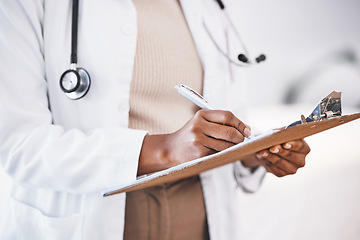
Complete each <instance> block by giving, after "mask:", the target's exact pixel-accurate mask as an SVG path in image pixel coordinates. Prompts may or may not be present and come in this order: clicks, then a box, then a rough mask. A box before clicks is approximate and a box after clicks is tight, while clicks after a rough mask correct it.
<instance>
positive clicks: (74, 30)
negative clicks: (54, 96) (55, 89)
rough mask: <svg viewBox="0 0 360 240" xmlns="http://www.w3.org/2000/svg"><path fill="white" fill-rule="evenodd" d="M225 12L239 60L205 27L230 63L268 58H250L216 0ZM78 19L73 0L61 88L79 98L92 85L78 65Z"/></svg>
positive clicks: (73, 98)
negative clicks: (66, 67) (238, 46)
mask: <svg viewBox="0 0 360 240" xmlns="http://www.w3.org/2000/svg"><path fill="white" fill-rule="evenodd" d="M215 1H216V2H217V3H218V4H219V7H220V9H221V11H222V12H223V13H224V15H225V17H226V19H227V21H228V22H229V24H230V28H231V29H232V30H233V31H234V33H235V35H236V37H237V39H238V41H239V42H240V44H241V45H242V48H243V53H240V54H239V55H238V59H237V60H232V59H231V58H230V57H229V55H228V54H227V53H226V51H224V50H223V49H221V47H220V46H219V45H218V44H217V42H216V41H215V39H214V37H213V36H212V35H211V33H210V31H209V29H208V28H207V26H206V25H205V24H204V28H205V30H206V32H207V33H208V35H209V36H210V38H211V40H212V42H213V43H214V45H215V46H216V48H217V49H218V51H219V52H220V53H221V54H222V55H223V56H224V57H225V58H227V59H228V60H229V62H230V63H232V64H234V65H236V66H241V67H244V66H248V65H251V64H253V63H260V62H262V61H264V60H265V59H266V57H265V55H263V54H261V55H259V56H258V57H257V58H255V60H254V61H251V60H249V56H250V55H249V52H248V50H247V48H246V47H245V44H244V43H243V41H242V39H241V37H240V34H239V33H238V31H237V30H236V28H235V26H234V24H233V21H232V20H231V18H230V16H229V15H228V14H227V13H226V11H225V5H224V3H223V2H222V1H221V0H215ZM78 19H79V0H73V6H72V22H71V25H72V26H71V56H70V69H69V70H67V71H65V72H64V73H63V74H62V75H61V77H60V88H61V90H62V91H63V92H64V93H65V95H66V96H67V97H68V98H70V99H72V100H77V99H80V98H82V97H84V96H85V95H86V94H87V93H88V91H89V89H90V86H91V78H90V74H89V73H88V72H87V71H86V70H85V69H84V68H81V67H78V66H77V44H78Z"/></svg>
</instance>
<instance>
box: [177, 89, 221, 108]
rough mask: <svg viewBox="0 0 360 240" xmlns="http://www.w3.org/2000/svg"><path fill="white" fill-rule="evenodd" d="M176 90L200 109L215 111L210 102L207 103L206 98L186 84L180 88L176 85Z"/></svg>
mask: <svg viewBox="0 0 360 240" xmlns="http://www.w3.org/2000/svg"><path fill="white" fill-rule="evenodd" d="M175 89H176V90H177V91H178V93H180V94H181V95H182V96H183V97H185V98H186V99H187V100H189V101H190V102H192V103H194V104H195V105H197V106H198V107H200V108H202V109H205V110H214V108H212V107H211V106H210V105H209V103H208V101H206V100H205V98H204V97H203V96H201V94H199V93H198V92H196V91H195V90H193V89H191V88H190V87H188V86H185V85H184V84H180V85H179V86H178V85H176V86H175Z"/></svg>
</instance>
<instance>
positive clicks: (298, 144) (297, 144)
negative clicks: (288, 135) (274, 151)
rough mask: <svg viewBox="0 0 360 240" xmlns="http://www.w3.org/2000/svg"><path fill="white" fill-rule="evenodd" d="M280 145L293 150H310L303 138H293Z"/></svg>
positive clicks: (303, 151)
mask: <svg viewBox="0 0 360 240" xmlns="http://www.w3.org/2000/svg"><path fill="white" fill-rule="evenodd" d="M282 147H283V148H285V149H288V150H291V151H294V152H298V153H303V154H305V155H306V154H308V153H309V152H310V147H309V145H308V144H307V143H306V142H305V141H304V140H303V139H300V140H294V141H290V142H287V143H284V144H282Z"/></svg>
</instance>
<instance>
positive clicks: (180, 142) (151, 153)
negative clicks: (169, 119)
mask: <svg viewBox="0 0 360 240" xmlns="http://www.w3.org/2000/svg"><path fill="white" fill-rule="evenodd" d="M195 93H196V92H195V91H194V94H195ZM199 96H201V95H200V94H199ZM198 104H200V103H198ZM203 104H204V105H200V106H202V107H203V108H207V109H210V106H208V105H206V102H204V103H203ZM250 135H251V130H250V128H249V127H248V126H247V125H246V124H244V123H243V122H242V121H240V120H239V119H238V118H237V117H236V116H235V115H234V114H232V113H231V112H230V111H223V110H199V111H197V112H196V114H195V115H194V116H193V117H192V118H191V119H190V120H189V121H188V122H187V123H186V124H185V125H184V126H183V127H182V128H180V129H179V130H178V131H176V132H174V133H170V134H159V135H147V136H146V137H145V139H144V142H143V146H142V149H141V153H140V159H139V167H138V175H142V174H147V173H151V172H155V171H159V170H163V169H167V168H169V167H173V166H176V165H178V164H181V163H184V162H187V161H190V160H194V159H196V158H200V157H204V156H207V155H210V154H213V153H216V152H219V151H222V150H225V149H227V148H229V147H231V146H234V145H235V144H238V143H240V142H242V141H244V137H248V136H250Z"/></svg>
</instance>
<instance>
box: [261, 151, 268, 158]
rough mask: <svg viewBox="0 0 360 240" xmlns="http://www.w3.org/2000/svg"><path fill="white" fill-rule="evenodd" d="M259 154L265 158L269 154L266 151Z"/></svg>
mask: <svg viewBox="0 0 360 240" xmlns="http://www.w3.org/2000/svg"><path fill="white" fill-rule="evenodd" d="M261 156H262V157H265V158H266V157H267V156H269V154H268V153H267V152H263V153H261Z"/></svg>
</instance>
